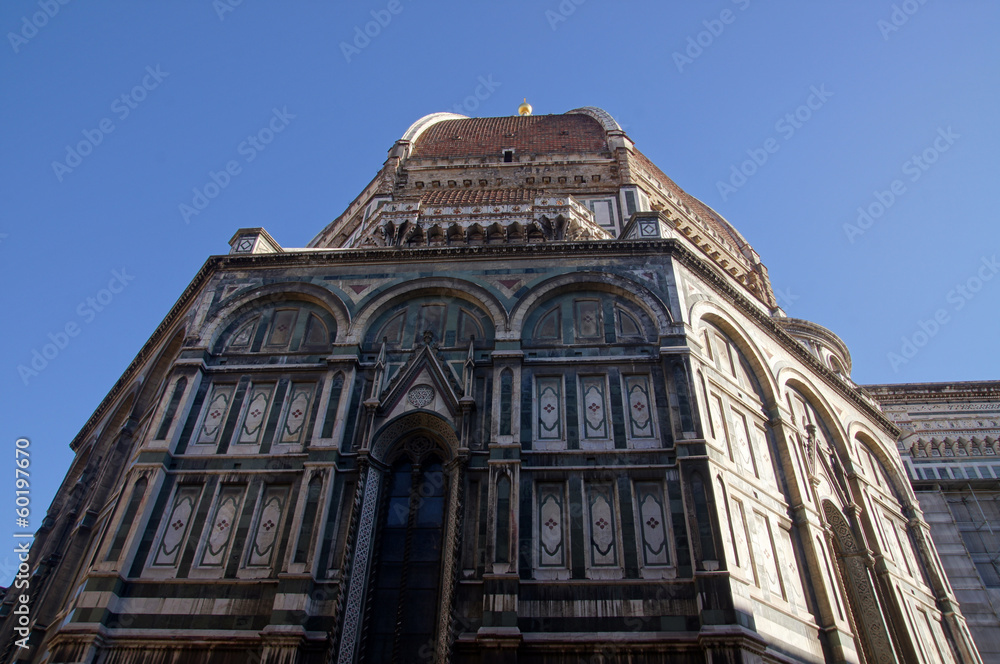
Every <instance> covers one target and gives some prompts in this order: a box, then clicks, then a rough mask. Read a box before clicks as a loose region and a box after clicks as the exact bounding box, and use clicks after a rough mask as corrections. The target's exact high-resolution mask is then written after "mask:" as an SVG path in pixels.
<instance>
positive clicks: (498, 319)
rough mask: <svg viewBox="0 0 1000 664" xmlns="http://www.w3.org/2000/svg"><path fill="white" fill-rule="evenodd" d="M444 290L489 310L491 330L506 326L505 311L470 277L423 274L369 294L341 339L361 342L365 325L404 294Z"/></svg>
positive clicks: (400, 299) (403, 296)
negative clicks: (457, 277)
mask: <svg viewBox="0 0 1000 664" xmlns="http://www.w3.org/2000/svg"><path fill="white" fill-rule="evenodd" d="M435 294H446V295H449V296H452V297H456V298H458V299H460V300H465V301H466V302H469V303H472V304H474V305H476V306H478V307H479V308H480V309H482V310H483V311H486V312H487V313H489V315H490V317H491V318H492V319H493V329H494V330H495V332H494V334H495V335H496V337H497V338H500V336H501V333H502V330H505V329H506V328H507V326H508V321H507V311H506V309H504V307H503V305H502V304H500V301H499V300H497V299H496V297H495V296H494V295H493V294H492V293H490V292H489V291H488V290H486V289H485V288H483V287H482V286H479V285H478V284H475V283H473V282H471V281H465V280H463V279H454V278H449V277H427V278H424V279H413V280H411V281H405V282H401V283H398V284H395V285H393V286H390V287H389V288H388V289H386V290H384V291H382V292H380V293H379V294H378V295H374V296H372V299H370V300H368V301H367V302H365V303H363V304H362V305H361V309H360V311H359V312H358V315H357V317H356V318H355V319H354V321H353V322H352V323H351V326H350V328H349V330H348V332H347V335H346V337H345V339H344V341H345V342H347V343H361V342H362V340H363V339H364V335H365V333H366V332H367V328H368V325H369V324H370V323H371V322H372V321H374V320H375V319H376V318H378V316H379V315H380V314H382V313H383V312H384V311H385V310H386V309H387V308H389V307H390V306H392V305H394V304H397V303H398V302H400V301H403V300H405V299H406V298H411V297H417V296H420V295H435Z"/></svg>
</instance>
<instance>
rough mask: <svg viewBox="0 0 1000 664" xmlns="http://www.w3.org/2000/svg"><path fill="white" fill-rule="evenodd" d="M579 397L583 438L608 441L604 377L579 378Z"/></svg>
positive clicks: (605, 381)
mask: <svg viewBox="0 0 1000 664" xmlns="http://www.w3.org/2000/svg"><path fill="white" fill-rule="evenodd" d="M580 396H581V399H580V402H581V404H582V410H581V413H580V414H581V416H582V419H583V426H582V427H581V428H582V429H583V437H584V438H592V439H593V438H596V439H600V440H606V439H608V438H609V437H610V433H609V426H608V399H607V380H606V378H605V377H604V376H581V377H580Z"/></svg>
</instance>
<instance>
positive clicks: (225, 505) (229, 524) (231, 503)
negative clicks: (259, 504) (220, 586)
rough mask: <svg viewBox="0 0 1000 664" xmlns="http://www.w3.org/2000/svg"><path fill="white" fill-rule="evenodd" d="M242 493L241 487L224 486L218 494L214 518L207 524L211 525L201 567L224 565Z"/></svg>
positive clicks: (241, 500) (237, 516)
mask: <svg viewBox="0 0 1000 664" xmlns="http://www.w3.org/2000/svg"><path fill="white" fill-rule="evenodd" d="M243 492H244V488H243V487H242V486H226V487H223V488H222V490H221V491H220V492H219V498H218V502H217V503H216V506H215V516H213V517H212V519H211V520H210V521H209V522H208V523H210V524H212V525H211V527H210V528H209V529H208V541H207V542H205V550H204V551H203V552H202V555H201V564H202V566H205V567H221V566H222V565H223V564H225V561H226V556H227V554H228V552H229V545H230V543H231V542H232V541H233V531H234V530H236V520H237V519H238V518H239V513H240V506H242V505H243Z"/></svg>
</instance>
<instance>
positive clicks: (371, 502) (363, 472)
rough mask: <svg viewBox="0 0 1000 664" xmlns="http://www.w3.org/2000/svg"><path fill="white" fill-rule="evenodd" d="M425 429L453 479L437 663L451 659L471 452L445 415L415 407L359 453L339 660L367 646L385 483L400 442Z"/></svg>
mask: <svg viewBox="0 0 1000 664" xmlns="http://www.w3.org/2000/svg"><path fill="white" fill-rule="evenodd" d="M418 433H423V434H425V435H426V437H427V438H428V439H429V440H430V441H433V443H434V444H436V447H437V451H439V452H440V454H441V456H442V461H443V466H444V468H445V471H446V473H447V475H448V478H449V486H448V503H447V515H446V517H445V522H444V533H443V534H442V551H441V558H442V560H441V574H442V575H441V587H440V594H439V600H438V601H439V606H440V612H439V614H438V621H437V626H436V628H435V633H434V659H433V661H434V663H435V664H444V663H445V662H447V661H448V650H449V648H450V623H451V605H452V598H453V597H454V591H455V578H456V574H457V571H456V565H457V561H458V556H457V550H458V546H459V527H460V523H459V515H460V514H461V509H460V504H459V503H460V502H461V495H462V491H461V488H462V483H463V481H464V471H465V462H466V460H467V456H466V455H467V453H466V451H465V450H464V449H462V448H461V446H460V443H459V440H458V437H457V436H456V434H455V430H454V429H453V428H452V427H451V425H449V424H448V422H447V421H445V420H444V419H443V418H442V417H441V416H439V415H437V414H435V413H432V412H429V411H411V412H409V413H407V414H405V415H401V416H400V417H398V418H396V419H394V420H392V421H390V422H387V423H386V424H385V425H384V426H383V427H382V428H380V429H379V431H378V432H377V433H376V434H375V435H374V436H373V437H372V443H371V446H370V448H369V449H362V450H360V451H359V456H360V459H359V466H360V477H359V480H358V481H359V487H358V495H359V496H361V505H360V508H359V511H358V514H359V518H358V521H357V527H356V533H355V536H354V551H353V563H352V565H351V568H350V575H349V577H348V578H347V579H346V584H347V592H346V599H345V600H344V609H343V616H344V617H343V622H342V626H341V631H340V640H339V646H338V648H337V656H336V661H337V664H354V663H355V662H357V661H358V654H359V653H360V652H361V644H362V643H363V642H364V638H365V621H364V620H363V616H364V613H365V609H366V604H367V598H368V584H369V580H370V578H371V575H372V571H373V570H372V557H373V553H374V544H375V537H376V528H377V526H378V517H379V506H380V505H381V498H382V493H383V486H382V485H383V484H385V481H386V479H387V478H388V470H389V466H388V464H387V463H386V461H387V457H388V456H389V453H390V452H392V451H393V450H394V448H395V447H396V445H397V444H398V443H400V442H402V441H404V440H406V439H411V438H413V436H414V435H415V434H418Z"/></svg>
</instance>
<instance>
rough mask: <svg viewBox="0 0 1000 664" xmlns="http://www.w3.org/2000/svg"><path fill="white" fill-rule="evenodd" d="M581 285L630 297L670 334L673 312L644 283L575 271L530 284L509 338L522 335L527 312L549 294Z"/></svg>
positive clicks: (514, 313) (659, 330) (659, 331)
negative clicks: (536, 283)
mask: <svg viewBox="0 0 1000 664" xmlns="http://www.w3.org/2000/svg"><path fill="white" fill-rule="evenodd" d="M581 286H585V287H588V288H593V289H594V290H599V291H605V292H609V293H613V294H615V295H619V296H621V297H624V298H627V299H628V300H630V301H632V302H634V303H635V304H637V305H639V306H640V307H642V309H643V310H645V312H646V313H647V314H648V315H649V317H650V318H651V319H652V320H653V321H655V322H656V326H657V334H660V335H663V334H669V332H670V326H671V325H672V324H673V317H672V316H671V315H670V309H669V307H667V306H666V305H665V304H664V303H663V301H662V300H660V298H659V297H657V296H656V295H654V294H653V293H652V291H650V290H649V289H648V288H646V287H645V286H643V285H642V284H640V283H638V282H635V281H632V280H631V279H626V278H624V277H620V276H618V275H614V274H607V273H603V272H572V273H570V274H563V275H560V276H558V277H552V278H551V279H548V280H546V281H543V282H541V283H540V284H538V285H535V286H532V287H531V291H530V292H529V293H528V294H527V295H526V296H525V297H524V298H522V299H521V300H519V301H518V302H517V304H515V305H514V308H513V309H512V310H511V313H510V336H509V338H511V339H518V338H520V337H521V336H522V329H521V328H522V326H523V325H524V321H525V318H527V315H528V313H529V312H531V311H532V310H533V309H534V308H535V306H536V305H538V304H539V303H541V302H542V301H544V300H546V299H548V297H550V296H553V295H558V294H559V293H561V292H563V291H567V290H570V289H574V290H576V289H579V288H580V287H581ZM497 338H498V339H499V338H500V336H499V335H497Z"/></svg>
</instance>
